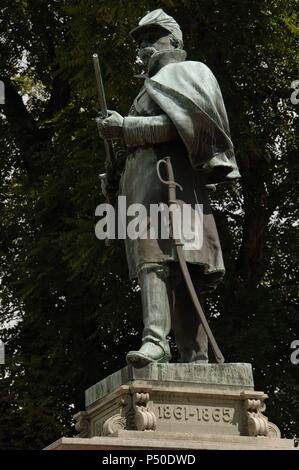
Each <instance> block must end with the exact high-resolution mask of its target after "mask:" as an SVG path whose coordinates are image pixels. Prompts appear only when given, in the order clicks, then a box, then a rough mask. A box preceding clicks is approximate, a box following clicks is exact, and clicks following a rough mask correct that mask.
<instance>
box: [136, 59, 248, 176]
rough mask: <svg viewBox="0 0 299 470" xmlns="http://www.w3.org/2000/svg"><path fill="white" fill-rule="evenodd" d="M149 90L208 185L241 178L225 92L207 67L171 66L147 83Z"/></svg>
mask: <svg viewBox="0 0 299 470" xmlns="http://www.w3.org/2000/svg"><path fill="white" fill-rule="evenodd" d="M145 88H146V90H147V92H148V93H149V95H150V96H151V98H152V99H153V100H154V101H155V102H156V103H157V104H158V106H159V107H160V108H161V109H162V110H163V111H164V112H165V113H166V114H167V115H168V116H169V118H170V119H171V120H172V122H173V123H174V125H175V126H176V128H177V131H178V133H179V135H180V137H181V138H182V140H183V142H184V144H185V146H186V149H187V151H188V155H189V158H190V161H191V164H192V166H193V168H194V169H195V170H198V171H201V172H203V173H204V174H205V175H206V181H207V183H221V182H225V181H229V180H231V179H234V178H239V177H240V174H239V170H238V166H237V163H236V160H235V156H234V148H233V143H232V141H231V137H230V130H229V124H228V118H227V114H226V110H225V106H224V102H223V98H222V94H221V90H220V87H219V85H218V82H217V80H216V78H215V76H214V75H213V73H212V72H211V70H210V69H209V68H208V67H207V66H206V65H204V64H203V63H201V62H194V61H184V62H178V63H170V64H167V65H165V66H164V67H162V68H161V69H160V70H159V71H158V72H157V73H156V74H155V75H153V76H152V77H150V78H147V79H146V80H145Z"/></svg>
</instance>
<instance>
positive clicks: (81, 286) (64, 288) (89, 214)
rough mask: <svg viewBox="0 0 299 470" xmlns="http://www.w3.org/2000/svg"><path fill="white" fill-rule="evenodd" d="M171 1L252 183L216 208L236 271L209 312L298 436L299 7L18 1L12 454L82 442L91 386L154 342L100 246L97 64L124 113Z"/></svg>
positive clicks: (114, 248)
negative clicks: (298, 93) (142, 22)
mask: <svg viewBox="0 0 299 470" xmlns="http://www.w3.org/2000/svg"><path fill="white" fill-rule="evenodd" d="M158 7H162V8H164V9H165V10H166V11H167V12H168V13H169V14H171V15H173V16H174V17H175V18H176V19H177V21H178V22H179V23H180V25H181V27H182V30H183V32H184V38H185V48H186V50H187V52H188V55H189V59H191V60H200V61H202V62H204V63H206V64H207V65H208V66H209V67H210V68H211V69H212V71H213V72H214V74H215V75H216V77H217V79H218V81H219V83H220V86H221V89H222V92H223V95H224V100H225V103H226V106H227V111H228V115H229V119H230V124H231V131H232V136H233V141H234V144H235V147H236V155H237V160H238V164H239V167H240V171H241V174H242V179H241V180H240V182H239V183H237V184H235V185H233V186H231V187H226V188H224V187H223V188H222V187H220V188H219V189H218V190H217V192H216V193H215V195H214V196H213V198H214V201H213V205H214V211H215V216H216V219H217V224H218V228H219V232H220V236H221V241H222V246H223V251H224V256H225V263H226V267H227V275H226V278H225V282H224V283H223V285H221V286H220V288H219V289H218V290H217V293H215V295H214V296H213V297H212V298H210V299H209V302H208V306H207V307H208V313H209V317H210V319H211V323H212V327H213V329H214V330H215V334H216V336H217V338H218V340H219V343H220V344H221V347H222V349H223V352H224V355H225V357H226V359H227V361H229V362H233V361H237V362H242V361H245V362H251V363H252V364H253V366H254V376H255V382H256V389H258V390H263V391H265V392H267V393H268V394H269V395H270V399H269V404H268V408H267V415H268V416H269V418H270V420H271V421H273V422H275V423H276V424H277V425H279V427H280V428H281V429H282V432H283V435H284V436H287V437H291V436H294V435H296V434H297V435H298V434H299V428H298V423H299V394H298V383H299V381H298V376H299V374H298V372H299V366H295V365H293V364H291V361H290V353H291V349H290V344H291V342H292V341H293V340H294V339H299V331H298V309H297V289H296V284H295V280H296V275H297V274H298V250H297V243H296V241H297V239H296V238H297V237H296V235H297V231H298V226H297V225H296V224H297V223H298V205H297V200H298V184H297V182H298V179H299V172H298V135H299V133H298V129H299V119H298V115H297V114H296V112H298V107H297V108H296V106H295V105H292V103H291V101H290V95H291V92H292V90H291V82H292V81H293V80H296V79H299V70H298V69H299V66H298V64H299V57H298V56H299V47H298V39H299V26H298V2H297V1H296V0H242V1H240V0H227V1H226V0H221V1H220V0H201V1H198V0H178V1H171V0H164V1H163V0H161V1H160V2H155V1H149V0H139V1H138V2H137V1H132V0H124V1H122V0H109V2H108V1H107V0H106V1H101V0H96V1H95V0H54V1H51V2H49V1H45V0H15V1H13V2H12V1H11V0H1V2H0V12H1V13H0V14H1V20H0V57H1V62H0V79H1V80H2V81H4V83H5V87H6V103H5V105H3V106H1V108H0V110H1V113H2V114H1V118H0V156H1V160H0V181H1V190H0V191H1V192H0V211H1V225H0V231H1V245H0V251H1V274H0V283H1V284H0V289H1V304H0V307H1V312H0V322H1V325H2V331H1V337H2V339H3V340H4V341H5V343H6V365H5V367H4V366H3V365H2V366H0V367H1V369H0V377H1V381H0V393H1V403H0V415H1V420H0V423H1V424H0V447H1V448H3V449H40V448H42V447H44V446H45V445H47V444H49V443H50V442H51V441H53V440H55V439H56V438H58V437H60V436H61V435H73V434H74V433H75V430H74V428H73V426H72V424H71V423H72V419H71V417H72V415H73V414H74V412H76V411H79V410H82V409H83V408H84V402H83V391H84V389H85V388H87V387H88V386H90V385H92V384H93V383H95V382H96V381H98V380H100V379H101V378H104V377H105V376H106V375H108V374H109V373H112V372H113V371H115V370H117V369H119V368H120V367H122V366H124V365H125V360H124V358H125V353H126V352H127V351H128V350H129V349H131V348H133V347H134V348H136V347H138V344H139V341H140V329H141V308H140V299H139V294H138V290H136V286H135V285H131V284H130V282H129V280H128V274H127V268H126V261H125V256H124V251H123V246H122V244H121V243H119V244H118V243H113V244H111V246H110V247H109V248H108V249H107V248H106V247H105V246H104V244H103V243H101V242H99V241H98V240H97V239H96V238H95V235H94V226H95V223H96V218H95V215H94V211H95V207H96V206H97V205H98V204H99V203H101V202H103V199H102V196H101V194H100V184H99V174H100V173H101V172H103V171H104V160H105V155H104V149H103V145H102V143H101V142H100V141H99V139H98V137H97V133H96V128H95V124H94V117H95V116H96V114H97V112H98V107H97V102H96V89H95V82H94V75H93V68H92V62H91V54H92V53H93V52H97V53H98V54H99V57H100V61H101V64H102V68H103V75H104V82H105V86H106V92H107V101H108V103H109V107H110V109H117V110H118V111H119V112H121V113H123V114H125V113H126V112H127V110H128V107H129V105H130V103H131V101H132V100H133V98H134V96H135V95H136V93H137V90H138V87H139V83H138V82H137V80H136V79H134V78H133V75H134V73H136V72H138V66H137V65H136V63H135V57H136V49H135V46H134V44H133V43H132V41H131V39H130V38H129V36H128V31H129V30H130V29H131V28H133V27H134V26H136V24H137V21H138V20H139V18H141V17H142V16H143V15H144V14H145V13H146V12H147V11H150V10H151V9H154V8H158ZM22 96H23V99H22ZM24 103H25V104H24ZM219 313H220V314H219Z"/></svg>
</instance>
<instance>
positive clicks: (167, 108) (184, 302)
mask: <svg viewBox="0 0 299 470" xmlns="http://www.w3.org/2000/svg"><path fill="white" fill-rule="evenodd" d="M131 35H132V37H133V38H134V40H135V41H136V42H137V43H138V45H139V52H138V55H139V58H140V59H141V60H142V62H143V64H144V67H145V68H146V74H144V75H143V78H142V79H143V80H144V84H143V86H142V88H141V90H140V92H139V93H138V95H137V97H136V99H135V101H134V103H133V105H132V107H131V109H130V111H129V114H128V116H127V117H123V116H121V115H120V114H118V113H117V112H115V111H111V112H109V116H108V117H106V118H98V120H97V121H98V127H99V131H100V135H101V137H102V138H103V139H106V140H109V139H122V140H123V142H124V144H125V146H126V151H127V158H126V164H125V168H124V171H123V173H122V176H121V181H120V187H119V194H120V195H122V196H126V198H127V205H130V204H133V203H140V204H143V205H144V206H145V207H149V205H150V204H159V203H161V202H164V203H167V202H168V193H167V187H166V185H164V184H163V182H162V181H161V180H160V179H159V175H158V173H157V162H158V161H159V160H161V159H165V158H166V157H168V156H170V157H171V163H172V168H173V172H174V177H175V180H176V182H177V183H178V184H179V185H180V186H181V187H182V191H180V192H179V194H178V196H179V202H180V203H188V204H190V205H191V206H192V207H193V206H194V205H195V204H196V203H198V204H202V207H203V221H202V223H203V244H202V246H201V247H200V248H199V249H196V247H194V246H192V242H191V243H190V242H189V241H187V240H185V241H184V257H185V261H186V263H187V265H188V268H189V273H190V276H191V278H192V281H193V284H194V286H195V289H196V292H197V295H198V299H201V303H202V302H203V296H204V295H205V294H207V293H208V292H210V291H211V290H213V289H215V287H216V286H217V284H218V283H219V282H220V281H221V280H222V278H223V275H224V272H225V269H224V264H223V259H222V252H221V246H220V242H219V238H218V233H217V228H216V225H215V221H214V217H213V215H212V212H211V209H210V205H209V197H208V188H209V187H210V186H211V185H214V184H218V183H222V182H226V181H230V180H233V179H234V178H238V177H239V176H240V175H239V171H238V168H237V164H236V161H235V157H234V150H233V144H232V142H231V138H230V131H229V124H228V119H227V114H226V111H225V107H224V103H223V98H222V95H221V91H220V88H219V85H218V83H217V80H216V78H215V77H214V75H213V73H212V72H211V70H210V69H209V68H208V67H207V66H206V65H204V64H203V63H201V62H194V61H186V52H185V51H184V50H183V38H182V32H181V30H180V27H179V25H178V24H177V23H176V21H175V20H174V19H173V18H172V17H171V16H169V15H167V14H166V13H165V12H164V11H163V10H162V9H157V10H155V11H152V12H150V13H149V14H147V15H146V16H145V17H144V18H142V20H141V21H140V22H139V25H138V27H137V28H135V29H134V30H133V31H131ZM198 230H199V228H198ZM188 243H189V244H188ZM125 245H126V255H127V261H128V266H129V272H130V277H131V278H132V279H133V278H138V281H139V284H140V287H141V296H142V308H143V322H144V329H143V333H142V346H141V348H140V350H139V351H130V352H129V353H128V354H127V362H128V363H129V364H132V365H133V366H135V367H143V366H145V365H147V364H148V363H150V362H154V361H157V362H168V361H170V359H171V353H170V349H169V344H168V340H167V336H168V334H169V332H170V329H171V328H172V329H173V331H174V334H175V340H176V344H177V346H178V350H179V353H180V362H207V361H208V341H207V335H206V331H205V329H204V328H203V325H202V322H201V321H200V317H199V315H198V311H196V309H195V307H194V302H192V301H191V298H190V295H189V293H188V289H187V287H186V283H185V280H184V278H183V276H182V271H181V269H180V265H179V263H178V257H177V253H176V250H175V247H174V244H173V240H172V239H169V240H164V239H160V238H156V239H151V238H150V237H148V238H146V239H136V240H132V239H129V238H127V239H126V240H125Z"/></svg>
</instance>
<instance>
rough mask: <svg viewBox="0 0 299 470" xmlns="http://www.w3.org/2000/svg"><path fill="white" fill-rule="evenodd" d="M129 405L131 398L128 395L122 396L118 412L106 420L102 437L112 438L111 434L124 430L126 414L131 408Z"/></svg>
mask: <svg viewBox="0 0 299 470" xmlns="http://www.w3.org/2000/svg"><path fill="white" fill-rule="evenodd" d="M131 403H132V402H131V397H130V396H129V395H127V396H124V397H123V398H122V399H121V401H120V405H121V407H120V412H119V413H118V414H116V415H113V416H110V418H108V419H106V421H105V422H104V423H103V427H102V432H101V435H102V436H112V435H113V434H115V433H117V431H122V430H123V429H126V425H127V414H128V411H129V410H130V408H131Z"/></svg>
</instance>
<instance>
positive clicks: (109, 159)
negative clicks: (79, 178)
mask: <svg viewBox="0 0 299 470" xmlns="http://www.w3.org/2000/svg"><path fill="white" fill-rule="evenodd" d="M92 60H93V65H94V71H95V76H96V84H97V91H98V98H99V104H100V109H101V115H102V117H103V119H105V118H106V117H108V110H107V103H106V97H105V90H104V85H103V80H102V74H101V67H100V63H99V58H98V54H93V55H92ZM104 146H105V153H106V163H105V166H106V171H107V169H108V168H109V167H110V168H111V167H112V165H113V163H114V160H115V157H114V152H113V146H112V143H111V142H110V141H108V140H106V139H105V140H104ZM100 178H101V184H102V188H103V187H104V181H105V180H106V173H101V174H100Z"/></svg>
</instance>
